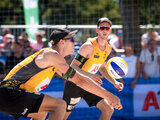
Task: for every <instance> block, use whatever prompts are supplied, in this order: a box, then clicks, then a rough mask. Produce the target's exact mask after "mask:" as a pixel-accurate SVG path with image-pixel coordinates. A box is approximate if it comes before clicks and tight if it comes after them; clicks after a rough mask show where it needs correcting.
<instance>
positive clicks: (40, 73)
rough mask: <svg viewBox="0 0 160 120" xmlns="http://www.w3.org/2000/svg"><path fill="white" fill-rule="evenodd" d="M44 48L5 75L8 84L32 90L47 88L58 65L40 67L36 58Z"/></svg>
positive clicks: (37, 90)
mask: <svg viewBox="0 0 160 120" xmlns="http://www.w3.org/2000/svg"><path fill="white" fill-rule="evenodd" d="M44 49H50V48H44ZM44 49H41V50H40V51H38V52H36V53H35V54H33V55H31V56H29V57H27V58H26V59H25V60H23V61H22V62H20V63H19V64H17V65H16V66H15V67H14V68H13V69H12V70H11V71H10V72H9V74H8V75H7V76H6V77H5V79H4V81H6V85H9V86H13V87H19V88H22V89H25V90H26V91H30V92H39V91H41V90H43V89H44V88H46V87H47V86H48V85H49V83H50V81H51V79H52V77H53V75H54V74H55V71H56V67H54V66H53V67H47V68H39V67H38V66H37V65H36V63H35V58H36V56H37V55H38V54H40V53H41V52H42V51H43V50H44Z"/></svg>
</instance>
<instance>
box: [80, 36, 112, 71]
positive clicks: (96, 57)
mask: <svg viewBox="0 0 160 120" xmlns="http://www.w3.org/2000/svg"><path fill="white" fill-rule="evenodd" d="M90 41H91V43H92V44H93V49H94V50H93V55H92V57H91V58H89V59H88V60H87V61H86V62H85V63H84V64H83V66H82V67H81V69H82V70H84V71H87V72H90V73H96V72H97V71H98V70H99V68H100V66H101V65H102V64H103V63H104V62H105V60H106V59H107V56H108V50H109V45H108V42H106V48H105V50H104V51H101V50H100V49H99V47H98V43H97V41H96V37H95V38H92V39H91V40H90Z"/></svg>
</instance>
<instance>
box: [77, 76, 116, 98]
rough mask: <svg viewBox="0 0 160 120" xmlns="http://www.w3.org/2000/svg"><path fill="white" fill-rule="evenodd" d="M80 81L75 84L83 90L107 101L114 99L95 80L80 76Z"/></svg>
mask: <svg viewBox="0 0 160 120" xmlns="http://www.w3.org/2000/svg"><path fill="white" fill-rule="evenodd" d="M78 79H79V80H78V82H75V84H76V85H77V86H79V87H81V88H82V89H84V90H86V91H88V92H90V93H92V94H95V95H97V96H100V97H102V98H105V99H109V98H111V97H113V94H112V93H110V92H108V91H106V90H105V89H104V88H103V87H101V86H99V85H98V84H97V83H96V82H94V81H93V80H91V79H89V78H86V77H85V76H78Z"/></svg>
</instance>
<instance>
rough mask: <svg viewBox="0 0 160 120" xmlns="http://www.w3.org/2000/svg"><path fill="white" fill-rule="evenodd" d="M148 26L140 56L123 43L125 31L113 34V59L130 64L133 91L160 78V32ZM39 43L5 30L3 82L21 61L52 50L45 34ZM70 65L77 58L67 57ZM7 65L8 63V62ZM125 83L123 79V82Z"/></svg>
mask: <svg viewBox="0 0 160 120" xmlns="http://www.w3.org/2000/svg"><path fill="white" fill-rule="evenodd" d="M151 28H152V26H151V25H147V28H146V32H145V33H144V34H142V36H141V52H140V56H136V55H135V54H134V48H133V47H132V45H131V44H126V45H125V44H124V43H123V31H122V30H118V31H117V34H114V33H111V34H110V36H109V39H108V41H109V44H110V45H111V46H112V48H113V50H112V52H111V54H110V56H109V58H111V57H114V56H120V57H122V58H123V59H124V60H125V61H126V62H127V64H128V73H127V75H126V76H125V77H124V78H133V81H132V83H131V88H132V89H134V88H135V86H136V82H137V80H138V78H139V77H143V78H144V79H149V78H152V77H158V78H159V77H160V30H159V31H155V30H153V29H151ZM35 39H36V40H35V41H33V40H30V39H29V37H28V34H27V33H26V32H23V33H21V34H20V35H19V36H18V37H17V39H16V38H15V36H14V35H12V33H10V30H9V29H7V28H5V29H3V31H2V35H1V36H0V58H3V59H0V79H3V78H4V77H5V75H6V74H7V73H8V72H9V71H10V70H11V69H12V68H13V67H14V66H15V65H16V64H17V63H19V62H20V61H22V60H23V59H25V58H26V57H27V56H29V55H31V54H33V53H35V52H36V51H38V50H40V49H42V48H45V47H49V46H50V43H48V41H47V38H46V37H45V31H44V30H38V31H37V32H36V33H35ZM65 58H66V61H67V63H68V64H70V62H71V60H72V59H73V56H66V57H65ZM3 60H4V61H5V63H4V61H3ZM121 81H122V82H124V81H123V79H121Z"/></svg>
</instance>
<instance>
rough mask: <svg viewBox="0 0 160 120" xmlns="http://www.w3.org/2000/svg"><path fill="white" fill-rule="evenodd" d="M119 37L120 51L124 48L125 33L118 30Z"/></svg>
mask: <svg viewBox="0 0 160 120" xmlns="http://www.w3.org/2000/svg"><path fill="white" fill-rule="evenodd" d="M117 36H118V40H119V47H118V48H119V49H122V48H123V31H122V30H118V31H117Z"/></svg>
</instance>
